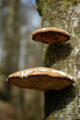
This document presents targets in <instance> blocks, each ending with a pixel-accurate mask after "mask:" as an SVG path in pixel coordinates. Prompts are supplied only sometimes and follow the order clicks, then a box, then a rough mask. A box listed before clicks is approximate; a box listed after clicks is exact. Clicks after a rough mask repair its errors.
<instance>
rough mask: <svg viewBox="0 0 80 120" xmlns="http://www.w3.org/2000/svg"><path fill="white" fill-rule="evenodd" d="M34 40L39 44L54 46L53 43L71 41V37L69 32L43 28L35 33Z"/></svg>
mask: <svg viewBox="0 0 80 120" xmlns="http://www.w3.org/2000/svg"><path fill="white" fill-rule="evenodd" d="M32 39H33V40H35V41H38V42H42V43H47V44H52V43H58V42H60V43H62V42H66V41H68V40H69V39H70V35H69V33H68V32H67V31H65V30H63V29H60V28H55V27H47V28H41V29H38V30H36V31H35V32H33V34H32Z"/></svg>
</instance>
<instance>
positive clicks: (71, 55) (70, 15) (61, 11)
mask: <svg viewBox="0 0 80 120" xmlns="http://www.w3.org/2000/svg"><path fill="white" fill-rule="evenodd" d="M37 6H38V10H39V13H40V15H41V16H42V27H48V26H49V27H58V28H62V29H65V30H67V31H68V32H69V33H70V34H71V36H72V37H71V40H70V41H69V42H67V43H64V44H60V43H59V44H52V45H45V44H44V45H43V47H44V48H43V52H44V66H46V67H50V68H53V69H57V70H61V71H64V72H66V73H69V74H70V75H72V76H73V77H75V84H74V85H73V86H71V87H69V88H66V89H64V90H61V91H58V92H54V91H48V92H46V93H45V107H44V108H45V119H46V120H80V2H79V0H74V1H73V0H37Z"/></svg>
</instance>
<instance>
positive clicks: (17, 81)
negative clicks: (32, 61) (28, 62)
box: [7, 67, 74, 91]
mask: <svg viewBox="0 0 80 120" xmlns="http://www.w3.org/2000/svg"><path fill="white" fill-rule="evenodd" d="M7 82H8V83H9V84H11V85H15V86H18V87H21V88H29V89H37V90H42V91H47V90H61V89H63V88H66V87H68V86H70V85H71V84H72V83H73V82H74V80H73V78H72V76H70V75H68V74H66V73H64V72H61V71H58V70H54V69H51V68H46V67H36V68H29V69H25V70H22V71H19V72H16V73H13V74H11V75H9V76H8V79H7Z"/></svg>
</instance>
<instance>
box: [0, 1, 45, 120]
mask: <svg viewBox="0 0 80 120" xmlns="http://www.w3.org/2000/svg"><path fill="white" fill-rule="evenodd" d="M40 27H41V18H40V16H39V14H38V12H37V8H36V2H35V0H30V1H29V0H0V119H1V120H41V119H42V117H43V110H42V106H43V94H42V92H37V91H35V90H27V89H20V88H17V87H10V86H9V85H7V84H6V82H5V80H6V78H7V76H8V75H9V74H11V73H13V72H16V71H18V70H21V69H26V68H30V67H38V66H42V45H41V44H40V43H36V42H34V41H32V40H31V34H32V32H33V31H34V30H35V29H37V28H40Z"/></svg>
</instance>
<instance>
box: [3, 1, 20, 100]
mask: <svg viewBox="0 0 80 120" xmlns="http://www.w3.org/2000/svg"><path fill="white" fill-rule="evenodd" d="M7 5H8V15H7V19H6V20H4V23H5V26H4V29H3V31H4V34H3V35H4V41H3V52H4V60H3V69H2V70H3V71H2V72H3V74H4V76H5V78H4V79H6V78H7V76H8V75H9V74H10V73H12V72H15V71H16V70H17V69H18V57H19V44H20V1H19V0H14V1H13V0H7ZM6 7H7V6H6ZM6 89H7V90H5V92H6V93H5V94H4V95H6V97H7V98H5V99H9V97H10V87H9V86H7V85H6Z"/></svg>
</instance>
